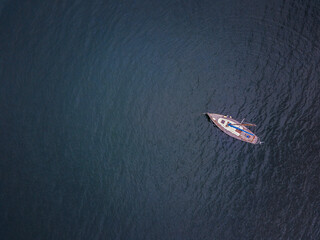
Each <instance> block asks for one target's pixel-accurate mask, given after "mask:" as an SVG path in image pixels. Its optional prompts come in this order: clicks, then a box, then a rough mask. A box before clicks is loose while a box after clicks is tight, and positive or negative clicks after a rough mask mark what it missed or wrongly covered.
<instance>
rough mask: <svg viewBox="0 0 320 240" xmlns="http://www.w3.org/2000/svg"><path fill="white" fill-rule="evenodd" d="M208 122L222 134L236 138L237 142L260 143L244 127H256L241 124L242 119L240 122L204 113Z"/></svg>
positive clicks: (229, 117) (250, 124) (219, 115)
mask: <svg viewBox="0 0 320 240" xmlns="http://www.w3.org/2000/svg"><path fill="white" fill-rule="evenodd" d="M204 114H206V115H207V116H208V117H209V118H210V120H211V121H212V122H213V123H214V124H215V125H216V126H217V127H218V128H220V130H222V131H223V132H224V133H226V134H228V135H229V136H231V137H233V138H236V139H238V140H241V141H244V142H247V143H252V144H258V143H260V144H261V143H262V142H261V141H260V139H259V137H257V136H256V135H255V134H254V133H253V132H252V131H250V130H249V129H248V128H247V127H246V126H248V127H249V126H256V125H255V124H252V123H243V121H244V119H243V120H242V121H241V122H238V121H237V120H234V119H233V118H232V117H231V116H224V115H221V114H216V113H204Z"/></svg>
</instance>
